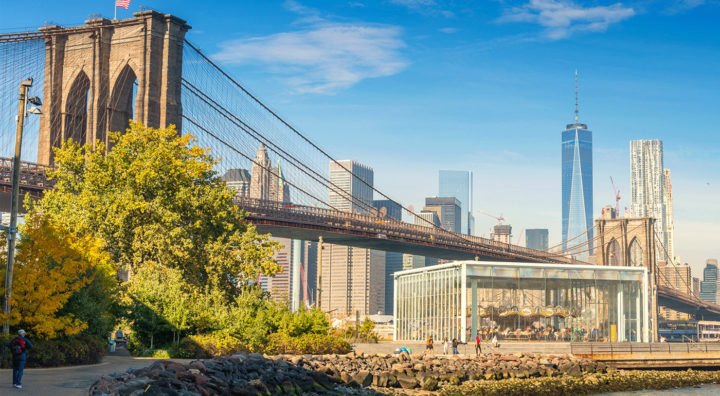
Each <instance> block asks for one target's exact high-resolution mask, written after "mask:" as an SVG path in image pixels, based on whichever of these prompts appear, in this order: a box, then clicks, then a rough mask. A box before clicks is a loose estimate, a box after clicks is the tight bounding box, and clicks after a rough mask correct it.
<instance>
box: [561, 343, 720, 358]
mask: <svg viewBox="0 0 720 396" xmlns="http://www.w3.org/2000/svg"><path fill="white" fill-rule="evenodd" d="M683 352H685V353H691V352H704V353H708V352H720V343H711V342H659V343H658V342H654V343H638V342H582V343H576V342H573V343H570V353H572V354H573V355H598V354H603V355H607V354H609V355H615V354H641V353H642V354H647V353H683Z"/></svg>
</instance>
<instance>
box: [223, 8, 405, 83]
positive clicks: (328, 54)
mask: <svg viewBox="0 0 720 396" xmlns="http://www.w3.org/2000/svg"><path fill="white" fill-rule="evenodd" d="M286 7H287V8H288V9H290V10H291V11H293V12H296V13H298V14H299V15H301V16H302V17H303V20H302V23H301V25H302V28H301V29H299V30H296V31H291V32H283V33H276V34H271V35H268V36H261V37H251V38H244V39H237V40H230V41H226V42H223V43H220V45H219V46H220V49H221V50H220V52H219V53H217V54H215V55H214V58H215V59H217V60H220V61H222V62H225V63H226V64H262V65H264V66H267V67H268V69H269V70H270V71H271V72H272V73H275V74H278V75H281V76H283V78H284V80H285V81H286V83H287V84H288V85H290V86H291V88H292V89H293V91H294V92H296V93H324V94H328V93H334V92H336V91H337V90H340V89H346V88H349V87H351V86H353V85H354V84H357V83H358V82H360V81H362V80H364V79H368V78H377V77H386V76H391V75H394V74H397V73H399V72H401V71H402V70H404V69H405V68H406V67H407V66H408V64H409V62H408V61H407V60H405V59H404V57H403V56H402V54H401V52H400V51H401V50H402V48H404V47H405V42H404V41H403V40H402V30H401V29H400V28H399V27H396V26H391V25H381V24H370V23H351V22H333V21H329V20H327V19H324V18H323V17H321V16H320V14H319V13H317V12H316V11H315V10H313V9H310V8H307V7H305V6H302V5H300V4H299V3H297V2H294V1H293V2H288V3H286Z"/></svg>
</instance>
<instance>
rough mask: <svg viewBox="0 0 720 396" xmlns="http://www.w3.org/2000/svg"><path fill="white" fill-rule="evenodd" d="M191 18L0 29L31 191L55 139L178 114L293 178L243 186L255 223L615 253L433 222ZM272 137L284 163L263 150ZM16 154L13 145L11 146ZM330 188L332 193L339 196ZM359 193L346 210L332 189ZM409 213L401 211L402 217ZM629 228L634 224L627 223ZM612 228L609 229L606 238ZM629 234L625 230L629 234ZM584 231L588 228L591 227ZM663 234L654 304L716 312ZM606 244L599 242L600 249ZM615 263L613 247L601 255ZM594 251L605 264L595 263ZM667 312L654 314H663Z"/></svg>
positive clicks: (362, 239) (3, 195)
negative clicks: (280, 99) (209, 51)
mask: <svg viewBox="0 0 720 396" xmlns="http://www.w3.org/2000/svg"><path fill="white" fill-rule="evenodd" d="M190 28H191V27H190V26H189V25H188V24H187V23H186V22H185V21H184V20H182V19H179V18H177V17H175V16H172V15H167V14H162V13H158V12H156V11H142V12H138V13H135V14H134V17H133V18H130V19H124V20H118V21H111V20H108V19H104V18H98V19H91V20H88V21H86V23H85V24H84V25H82V26H78V27H69V28H65V27H61V26H54V25H53V26H44V27H42V28H40V29H39V30H37V31H31V32H23V33H13V34H2V35H0V128H2V129H1V130H2V135H1V136H0V139H2V143H3V146H4V147H11V146H12V145H13V144H12V143H13V141H12V138H14V134H12V133H10V132H9V131H14V127H15V114H16V109H17V96H16V95H17V87H18V86H19V84H20V82H21V81H23V80H26V79H29V78H32V79H33V83H32V87H31V93H30V95H31V96H37V97H38V98H41V99H42V100H41V102H42V114H40V115H39V116H36V115H33V114H30V115H29V116H28V121H27V126H26V128H25V136H24V141H23V146H22V150H23V152H24V156H25V158H33V159H34V161H32V162H27V161H26V162H22V163H21V169H20V180H19V184H20V189H21V195H26V194H27V195H29V196H30V197H31V198H35V199H37V198H40V197H42V195H43V194H44V192H45V191H47V190H48V189H52V188H53V180H52V179H51V178H49V177H48V172H49V171H50V170H51V169H52V167H53V162H54V158H53V148H54V147H59V146H60V145H61V144H62V142H64V141H66V140H67V139H73V140H74V141H77V142H81V143H87V144H90V145H95V144H97V142H103V143H105V145H106V147H111V146H112V144H111V142H110V141H109V139H108V131H123V130H125V129H126V128H127V127H128V125H129V120H130V119H133V120H136V121H139V122H142V123H143V124H145V125H148V126H152V127H167V126H169V125H175V126H176V127H177V128H178V130H180V131H181V133H183V134H191V135H193V136H195V138H196V139H197V142H196V144H197V145H198V146H202V147H208V148H210V153H211V154H212V155H213V156H214V157H216V158H218V164H217V171H218V173H220V174H222V173H224V172H227V171H228V170H231V169H243V170H248V169H251V168H255V169H259V170H260V171H262V172H264V174H266V175H268V176H269V177H272V178H273V180H276V181H278V182H280V183H282V184H283V185H284V188H287V191H288V194H287V195H286V196H283V197H282V198H278V197H271V196H270V195H269V194H266V193H258V194H249V193H248V194H238V195H237V196H236V198H235V202H236V204H237V205H238V206H239V207H240V208H241V209H242V210H243V211H244V212H245V213H246V218H247V220H248V221H250V222H252V223H253V224H255V225H256V227H257V228H258V230H259V231H261V232H268V233H271V234H272V235H273V236H277V237H285V238H292V239H299V240H306V241H317V240H319V239H322V240H323V241H325V242H328V243H334V244H341V245H348V246H355V247H362V248H371V249H377V250H385V251H394V252H401V253H409V254H416V255H422V256H428V257H436V258H440V259H444V260H473V259H474V260H485V261H497V262H519V263H546V264H554V265H559V266H562V265H571V264H588V263H583V262H579V261H578V260H576V259H575V258H574V256H573V252H577V251H579V250H583V249H584V250H588V249H592V248H593V245H594V248H595V249H596V250H597V251H598V252H605V251H606V250H607V247H608V246H610V245H611V244H612V243H613V242H612V241H615V240H619V239H620V237H619V236H618V237H617V238H614V239H613V238H609V235H610V234H611V233H612V232H615V231H612V232H611V230H608V231H607V232H605V233H603V232H598V231H603V230H605V229H604V228H603V229H602V230H596V231H595V232H593V233H591V234H590V235H592V238H591V240H590V241H588V242H584V243H582V244H577V245H575V246H568V247H567V248H566V249H563V250H557V251H539V250H533V249H528V248H525V247H521V246H516V245H513V244H510V243H503V242H499V241H495V240H491V239H487V238H481V237H477V236H470V235H464V234H460V233H456V232H451V231H448V230H446V229H444V228H442V227H440V226H437V225H435V224H433V223H430V222H427V221H425V220H424V219H423V218H421V217H419V216H418V215H417V214H416V213H415V212H414V211H413V210H411V208H410V207H408V206H406V205H403V204H402V203H399V202H396V201H395V200H393V199H392V197H390V196H388V195H387V194H386V193H384V192H383V191H381V190H380V189H378V188H377V187H375V186H372V185H371V184H368V183H367V182H366V181H365V180H364V179H363V178H362V177H361V176H359V175H356V174H354V173H353V172H352V171H351V169H349V168H348V167H346V166H344V165H343V164H342V163H341V162H339V161H338V160H337V159H336V158H334V157H333V156H331V155H330V154H329V153H328V152H327V151H326V150H325V149H323V146H322V142H318V141H316V140H314V139H313V138H312V135H311V134H309V133H305V132H301V131H299V130H298V129H297V128H296V127H294V126H293V124H292V123H291V122H290V121H288V120H286V119H284V118H283V117H281V116H280V115H279V114H278V112H276V111H275V110H273V109H272V107H271V106H270V105H268V104H266V103H264V102H263V101H261V100H260V98H258V97H257V96H256V95H254V94H253V93H252V92H251V91H250V89H248V88H247V87H245V86H244V85H242V84H241V83H239V81H238V80H237V79H236V78H235V77H233V76H231V75H230V74H228V73H227V72H226V71H225V70H223V69H222V68H221V67H220V66H219V65H218V64H216V63H215V62H214V61H213V60H212V59H211V58H210V57H208V56H206V55H205V54H204V53H203V52H202V51H201V50H200V49H198V48H197V47H196V46H194V45H193V44H192V43H191V42H189V41H188V40H187V39H186V38H185V33H186V32H187V31H188V30H189V29H190ZM259 147H264V148H265V149H266V150H267V152H268V155H269V156H270V157H272V158H273V159H274V160H275V161H276V162H280V161H281V162H282V169H280V167H279V166H277V167H273V166H271V165H270V163H269V162H264V161H259V160H258V159H257V155H256V153H257V151H258V148H259ZM2 155H4V156H6V157H9V156H11V155H12V153H11V152H3V153H2ZM328 164H336V165H337V166H339V167H340V168H342V170H343V171H344V172H347V173H348V174H350V175H351V176H352V178H353V180H354V181H357V182H358V183H362V184H366V187H367V188H370V189H371V190H372V192H373V194H374V195H375V196H376V197H379V198H380V199H384V200H388V201H390V202H393V203H394V204H396V205H398V206H399V207H400V208H401V209H402V220H400V219H396V218H390V217H388V216H387V215H386V214H385V213H382V211H378V210H377V209H376V208H374V207H373V206H372V204H371V203H368V202H367V201H364V200H362V199H359V198H358V197H356V196H354V195H353V194H350V193H349V192H348V191H347V190H346V189H344V188H342V187H341V186H338V185H337V184H336V183H334V182H333V181H332V180H331V178H330V175H329V169H328ZM11 182H12V160H11V159H10V158H0V210H2V211H8V210H9V206H10V204H9V197H10V185H11ZM331 195H334V196H335V197H336V201H331V200H330V198H329V197H330V196H331ZM337 197H340V200H341V201H343V200H344V201H345V202H347V203H349V204H350V205H351V206H352V207H353V208H355V209H354V210H351V211H347V210H341V208H338V207H336V206H337V205H335V204H333V202H337ZM403 220H404V221H403ZM627 231H628V230H627V228H626V229H625V231H624V232H625V233H627ZM605 237H607V238H605ZM625 237H626V239H628V238H627V235H625ZM587 239H588V238H579V240H587ZM654 240H655V238H654V237H653V236H652V235H650V236H649V237H648V235H645V241H646V242H645V243H644V245H643V246H642V249H644V252H645V253H646V254H643V255H642V257H643V259H642V260H641V262H632V261H631V260H629V259H628V260H624V261H620V262H615V264H616V265H631V264H633V265H638V266H644V267H646V268H647V269H648V272H649V273H650V275H651V282H650V287H651V288H652V289H653V290H652V291H651V293H650V296H651V298H652V299H653V302H652V305H653V306H655V307H657V306H658V305H659V306H665V307H668V308H671V309H674V310H677V311H680V312H685V313H689V314H692V315H695V316H696V317H698V318H704V319H720V305H716V304H712V303H708V302H705V301H702V300H700V299H699V298H697V297H696V296H692V295H687V294H683V293H680V292H679V291H677V290H675V289H673V288H670V287H668V286H665V285H664V284H663V282H662V279H660V277H661V276H662V274H661V273H660V271H658V269H657V261H658V259H657V258H656V257H655V255H654V254H647V253H648V252H650V251H654V250H655V245H654ZM598 256H600V257H602V256H603V255H602V254H598ZM597 261H598V264H601V265H607V264H608V261H607V260H601V259H598V260H597ZM590 264H595V263H590ZM655 320H657V318H655Z"/></svg>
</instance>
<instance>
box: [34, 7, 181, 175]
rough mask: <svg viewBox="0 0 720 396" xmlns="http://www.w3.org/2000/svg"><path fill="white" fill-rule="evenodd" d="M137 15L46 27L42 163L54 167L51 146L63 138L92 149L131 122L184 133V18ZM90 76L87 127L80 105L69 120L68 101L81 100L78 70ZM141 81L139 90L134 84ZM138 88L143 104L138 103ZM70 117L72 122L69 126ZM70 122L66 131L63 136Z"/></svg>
mask: <svg viewBox="0 0 720 396" xmlns="http://www.w3.org/2000/svg"><path fill="white" fill-rule="evenodd" d="M133 15H134V17H133V18H129V19H123V20H118V21H111V20H109V19H105V18H98V19H92V20H89V21H86V22H85V23H86V25H83V26H77V27H72V28H63V27H60V26H45V27H43V28H41V29H40V31H41V32H42V34H43V37H44V39H45V75H44V79H43V83H44V86H43V114H42V115H41V117H40V133H39V138H38V162H39V163H40V164H46V165H49V164H52V162H53V158H52V147H53V146H59V145H60V144H62V140H63V139H67V138H69V137H70V136H78V137H79V138H81V139H82V134H83V133H84V134H85V141H84V142H88V143H91V144H94V143H95V142H96V141H105V142H107V131H108V130H119V131H122V130H124V129H125V128H126V127H127V125H128V120H129V119H130V118H133V119H135V120H137V121H139V122H142V123H144V124H145V125H147V126H150V127H154V128H164V127H167V126H169V125H171V124H174V125H175V126H176V127H177V128H178V130H180V131H181V130H182V128H181V127H182V125H181V120H182V103H181V98H180V88H181V87H180V84H181V78H182V56H183V55H182V54H183V45H184V38H185V33H186V32H187V30H188V29H190V26H188V25H187V24H186V23H185V21H183V20H182V19H179V18H177V17H174V16H172V15H169V14H161V13H159V12H157V11H142V12H137V13H135V14H133ZM79 70H81V71H82V73H83V74H84V75H85V77H86V78H87V81H85V80H83V84H85V83H87V82H88V81H89V83H87V87H88V92H89V93H88V94H87V95H86V101H85V103H86V106H85V113H86V116H85V122H84V125H85V129H84V130H83V129H77V128H75V127H74V125H75V124H78V123H81V122H82V119H81V118H82V117H81V116H80V115H79V114H80V113H81V111H80V110H81V109H82V105H81V103H80V101H79V99H78V102H77V103H75V102H73V104H72V106H70V108H71V109H72V110H73V111H75V113H77V114H75V113H71V116H70V117H67V116H65V112H66V108H67V105H66V103H64V101H65V100H66V98H76V97H77V95H76V94H75V93H74V92H72V91H73V90H76V91H77V90H78V89H80V88H83V89H84V88H85V85H81V86H79V88H78V86H76V85H75V79H76V78H77V76H76V75H75V74H76V73H79V72H78V71H79ZM136 79H137V80H138V82H139V83H138V84H137V85H135V84H134V82H135V80H136ZM135 86H136V87H137V89H136V91H137V99H133V96H134V91H135V89H134V88H133V87H135ZM66 120H67V122H66ZM65 124H67V126H68V128H69V129H68V131H69V130H70V129H73V131H79V132H73V134H72V135H71V134H69V133H65V130H64V129H65Z"/></svg>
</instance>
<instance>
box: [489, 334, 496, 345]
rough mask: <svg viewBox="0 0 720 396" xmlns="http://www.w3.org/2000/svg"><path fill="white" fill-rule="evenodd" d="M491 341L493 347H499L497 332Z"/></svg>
mask: <svg viewBox="0 0 720 396" xmlns="http://www.w3.org/2000/svg"><path fill="white" fill-rule="evenodd" d="M490 342H492V345H493V347H494V348H495V349H497V348H498V340H497V334H493V338H492V341H490Z"/></svg>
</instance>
